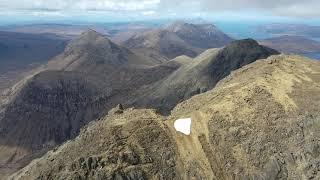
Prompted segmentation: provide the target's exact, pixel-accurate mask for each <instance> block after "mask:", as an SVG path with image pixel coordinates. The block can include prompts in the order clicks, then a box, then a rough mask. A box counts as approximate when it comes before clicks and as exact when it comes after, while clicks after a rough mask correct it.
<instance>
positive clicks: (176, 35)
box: [121, 22, 232, 59]
mask: <svg viewBox="0 0 320 180" xmlns="http://www.w3.org/2000/svg"><path fill="white" fill-rule="evenodd" d="M231 41H232V39H231V38H230V37H228V36H227V35H226V34H224V33H223V32H221V31H220V30H219V29H217V28H216V27H215V26H213V25H210V24H197V25H196V24H188V23H185V22H175V23H173V24H172V25H170V26H168V27H166V28H163V29H155V30H151V31H147V32H143V33H139V34H136V35H134V36H132V37H130V38H129V39H128V40H126V41H123V42H122V43H121V44H122V45H123V46H126V47H128V48H129V49H133V50H135V51H138V52H139V51H140V52H141V51H143V52H146V50H148V51H149V52H150V55H151V56H164V58H167V59H172V58H175V57H177V56H180V55H187V56H190V57H195V56H197V55H198V54H199V53H201V52H203V51H204V50H205V49H208V48H217V47H222V46H225V45H226V44H228V43H229V42H231Z"/></svg>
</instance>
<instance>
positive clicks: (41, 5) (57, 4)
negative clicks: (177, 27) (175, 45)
mask: <svg viewBox="0 0 320 180" xmlns="http://www.w3.org/2000/svg"><path fill="white" fill-rule="evenodd" d="M319 9H320V0H304V1H302V0H223V1H221V0H185V1H181V0H0V10H1V11H7V12H8V11H18V10H28V11H36V12H39V11H60V12H61V13H66V14H67V13H70V12H72V11H73V12H74V11H114V12H117V11H122V12H124V11H128V12H131V13H133V14H134V13H135V14H141V12H155V13H156V14H159V15H161V14H162V15H168V14H170V13H175V14H181V13H188V14H192V13H198V12H201V13H219V12H228V11H231V12H251V11H254V12H257V11H258V12H261V13H265V14H270V15H274V16H279V15H280V16H288V17H314V18H317V17H320V11H319ZM155 13H153V14H155ZM142 14H143V13H142ZM147 14H148V13H147Z"/></svg>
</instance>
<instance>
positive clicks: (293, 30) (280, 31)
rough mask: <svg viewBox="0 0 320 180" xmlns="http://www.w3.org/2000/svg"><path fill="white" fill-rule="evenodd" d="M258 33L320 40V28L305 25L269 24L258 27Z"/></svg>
mask: <svg viewBox="0 0 320 180" xmlns="http://www.w3.org/2000/svg"><path fill="white" fill-rule="evenodd" d="M256 30H257V31H260V32H265V33H268V34H272V35H278V36H279V35H290V36H307V37H313V38H320V26H310V25H305V24H280V23H275V24H267V25H262V26H259V27H257V29H256Z"/></svg>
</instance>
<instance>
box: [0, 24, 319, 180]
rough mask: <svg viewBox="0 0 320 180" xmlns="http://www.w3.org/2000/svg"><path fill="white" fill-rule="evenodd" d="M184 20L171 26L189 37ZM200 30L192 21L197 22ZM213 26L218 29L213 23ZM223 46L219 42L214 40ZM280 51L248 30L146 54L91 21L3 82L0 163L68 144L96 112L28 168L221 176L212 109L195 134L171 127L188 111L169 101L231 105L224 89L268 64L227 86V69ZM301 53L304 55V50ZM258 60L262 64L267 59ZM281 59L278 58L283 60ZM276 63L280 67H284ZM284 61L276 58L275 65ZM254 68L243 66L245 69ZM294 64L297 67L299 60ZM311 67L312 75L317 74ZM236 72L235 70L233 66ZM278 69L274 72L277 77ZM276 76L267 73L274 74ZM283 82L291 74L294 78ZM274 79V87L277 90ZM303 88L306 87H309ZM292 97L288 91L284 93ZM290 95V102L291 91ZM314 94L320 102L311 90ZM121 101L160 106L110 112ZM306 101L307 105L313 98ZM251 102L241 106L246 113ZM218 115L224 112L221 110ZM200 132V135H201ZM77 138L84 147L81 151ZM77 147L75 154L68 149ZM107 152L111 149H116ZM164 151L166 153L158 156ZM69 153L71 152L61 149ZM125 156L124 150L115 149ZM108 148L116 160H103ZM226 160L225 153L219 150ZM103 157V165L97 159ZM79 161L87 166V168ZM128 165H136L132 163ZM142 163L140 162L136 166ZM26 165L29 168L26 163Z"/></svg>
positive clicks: (51, 175)
mask: <svg viewBox="0 0 320 180" xmlns="http://www.w3.org/2000/svg"><path fill="white" fill-rule="evenodd" d="M185 27H188V28H191V27H193V26H192V25H190V24H183V25H181V24H178V25H175V26H174V27H169V28H168V30H167V31H170V32H175V33H178V34H179V36H181V37H184V36H185V35H186V34H185V33H183V32H185V31H186V30H185ZM193 28H195V27H193ZM213 28H214V27H212V26H208V25H206V26H204V25H203V26H201V28H200V29H202V30H203V31H205V30H208V29H213ZM197 29H199V27H197ZM195 31H196V30H195V29H194V30H192V32H195ZM211 34H214V32H212V33H211ZM181 37H180V38H181ZM212 41H213V40H212ZM213 42H214V41H213ZM188 44H192V45H193V46H194V45H195V44H196V43H195V42H194V41H193V40H189V42H188ZM213 44H214V43H213ZM220 45H222V44H219V46H220ZM219 46H218V45H213V46H212V47H219ZM201 48H206V47H201ZM277 54H279V53H278V52H277V51H275V50H273V49H270V48H267V47H264V46H261V45H259V44H258V43H257V42H255V41H254V40H251V39H246V40H240V41H234V42H231V43H229V44H227V45H226V46H225V47H223V48H216V49H209V50H206V51H204V52H203V53H201V54H199V55H196V57H194V58H193V57H188V56H178V57H176V58H174V59H172V60H165V61H164V60H163V59H162V60H159V61H158V60H155V58H151V57H150V56H149V55H150V54H141V53H139V52H136V50H135V49H134V50H133V51H132V50H130V49H128V48H126V47H122V46H120V45H117V44H115V43H113V42H111V41H110V40H109V39H107V38H106V37H104V36H103V35H101V34H99V33H97V32H95V31H93V30H89V31H87V32H85V33H83V34H82V35H81V36H79V37H78V38H76V39H74V40H72V41H71V42H70V43H69V44H68V45H67V47H66V49H65V51H64V52H63V53H62V54H60V55H58V56H57V57H55V58H53V59H52V60H51V61H50V62H49V63H48V64H47V65H45V66H43V67H41V68H38V69H37V70H35V71H34V74H32V75H30V76H29V77H26V78H25V79H24V80H22V81H21V82H19V83H18V84H16V85H15V86H14V87H13V88H12V89H11V91H8V92H7V94H6V96H5V97H3V98H2V99H0V100H1V102H2V104H1V105H2V108H1V116H0V118H1V119H0V164H1V173H2V172H4V173H7V172H9V174H10V173H11V172H13V171H14V170H18V169H20V168H22V167H24V166H25V165H27V164H28V163H29V162H30V161H31V160H33V159H35V158H38V157H41V156H42V155H44V154H45V153H46V152H47V151H48V150H51V149H52V148H54V147H56V146H57V145H61V144H63V143H64V142H66V141H67V140H69V139H73V138H76V137H77V136H78V135H79V132H80V129H81V128H84V127H85V126H86V125H87V124H88V123H89V122H91V121H95V120H99V119H100V120H101V121H98V122H94V123H93V124H92V125H89V127H88V128H84V132H83V133H82V134H80V136H79V137H78V138H76V140H75V141H72V142H71V145H70V143H67V144H66V145H63V146H62V147H61V148H59V150H58V151H55V152H52V153H53V154H56V155H57V156H58V155H59V156H61V159H60V160H57V159H59V158H56V157H54V158H53V160H52V161H51V159H50V158H49V159H48V158H47V156H50V157H51V156H52V155H51V154H50V153H49V154H47V155H45V156H44V157H43V159H41V160H40V161H41V163H42V161H43V162H44V163H45V164H47V163H48V166H47V165H43V167H41V168H44V169H41V170H40V171H39V172H38V173H40V174H38V173H34V172H33V171H32V173H31V174H30V175H31V176H29V177H28V178H30V179H33V178H40V179H41V178H42V179H56V178H60V177H62V178H67V177H76V176H78V175H79V177H81V178H89V179H91V178H98V174H99V173H97V168H100V169H102V171H103V172H101V173H102V177H108V178H110V177H111V179H112V178H115V177H127V178H129V177H131V178H133V179H135V177H143V178H146V179H149V178H152V177H154V178H157V177H158V178H164V179H170V178H177V179H179V178H182V179H183V178H185V177H187V176H191V175H194V176H195V177H206V176H207V175H208V177H210V176H211V177H219V175H217V174H215V173H216V171H217V170H215V169H214V168H215V167H212V166H215V165H214V164H212V162H211V161H214V160H212V159H210V158H211V157H210V153H211V151H212V152H215V151H217V152H218V151H219V149H216V150H215V149H211V148H210V147H211V146H213V142H212V141H216V139H215V140H212V141H211V140H210V139H208V138H210V137H209V136H211V135H210V133H213V131H211V129H210V128H209V127H211V126H209V125H207V122H208V123H209V122H211V121H209V120H210V119H207V121H206V122H205V123H201V124H203V125H201V124H199V125H196V126H197V128H199V129H201V128H204V130H207V131H208V132H207V133H206V134H204V135H202V134H197V133H191V134H192V135H191V136H190V137H189V138H187V139H184V138H185V137H184V136H181V135H179V134H174V133H175V132H174V131H172V129H170V128H172V126H171V122H172V120H173V119H174V118H180V117H178V116H182V115H183V113H182V112H184V111H182V110H181V113H180V114H179V113H178V114H179V115H175V114H176V110H174V111H173V112H172V111H171V110H172V109H174V108H175V107H176V105H177V104H178V103H181V102H182V101H184V103H182V104H180V105H178V106H177V107H176V108H175V109H177V108H179V107H181V106H182V105H183V104H185V103H187V104H188V102H192V103H193V104H196V102H197V103H200V104H202V106H204V107H206V104H205V103H208V104H211V103H214V104H215V101H216V102H217V103H218V102H219V101H221V103H220V104H221V105H223V103H226V106H225V108H226V109H225V111H227V110H228V109H229V108H230V110H232V109H233V105H234V106H236V105H237V102H233V96H232V94H229V95H228V94H226V95H223V93H227V92H228V93H232V92H233V93H234V94H237V91H235V90H234V89H231V90H232V91H231V90H227V89H228V88H233V87H238V88H240V87H242V86H243V88H244V87H246V86H249V85H248V84H247V83H249V82H250V81H253V80H255V79H258V80H259V77H260V78H264V76H268V72H267V70H266V75H264V74H261V73H258V72H257V75H256V76H257V77H256V76H255V75H253V74H251V75H252V76H249V77H247V78H248V81H245V78H244V77H245V75H242V76H241V77H242V79H244V80H243V82H242V84H241V83H240V82H239V83H240V84H238V85H237V83H235V84H228V83H226V85H224V86H222V85H218V86H217V83H219V82H220V81H221V80H222V79H224V78H225V77H227V79H228V78H229V77H230V76H228V75H230V73H231V72H232V71H234V70H237V69H239V68H241V67H243V66H246V65H248V64H250V63H253V62H255V61H257V60H260V59H266V58H268V57H269V56H271V55H277ZM276 57H278V59H285V60H283V62H290V61H287V57H286V58H282V56H276ZM288 58H289V57H288ZM276 59H277V58H276ZM292 59H294V58H292ZM298 59H299V58H298ZM305 61H306V60H304V61H302V60H301V62H303V63H304V64H306V67H309V66H311V65H309V64H308V62H307V61H306V62H305ZM259 62H260V61H259ZM261 62H267V61H261ZM268 62H269V61H268ZM271 62H273V61H271ZM277 62H278V61H277ZM279 62H282V60H279ZM293 62H296V61H293ZM297 62H300V60H299V61H297ZM312 63H313V64H312V65H314V66H315V67H311V68H317V66H316V65H317V63H314V62H312ZM256 64H259V63H256ZM260 64H261V66H262V65H263V67H264V63H260ZM266 64H268V63H266ZM276 64H277V63H275V64H274V65H272V67H273V66H275V67H277V66H276ZM279 64H280V65H281V63H279ZM280 65H279V66H280ZM285 65H286V64H285ZM256 66H257V67H256ZM258 67H259V66H258V65H255V66H252V67H251V68H249V70H247V71H249V72H252V71H253V70H251V69H255V68H258ZM285 67H287V66H285ZM297 67H298V66H297ZM299 67H300V66H299ZM259 68H260V67H259ZM266 69H267V68H266ZM275 69H276V70H277V72H278V70H279V69H277V68H275ZM281 70H282V69H281V68H280V70H279V71H281ZM289 70H290V69H288V71H289ZM316 70H317V69H315V70H313V69H310V72H309V71H308V73H310V74H312V73H311V71H316ZM270 71H271V70H270ZM249 72H248V73H244V74H249ZM254 72H256V71H254ZM292 72H293V73H296V72H294V70H293V69H292ZM306 72H307V71H306ZM303 73H304V72H303ZM284 75H286V74H284ZM314 76H315V77H316V75H314ZM231 77H235V76H234V75H231ZM251 78H252V79H251ZM272 78H275V79H276V80H278V79H277V77H272ZM272 78H271V79H270V81H272ZM310 78H311V79H312V78H314V77H313V76H312V77H310ZM306 79H307V78H306ZM304 80H305V79H304ZM223 81H226V80H223ZM262 82H264V81H262ZM268 82H269V81H268ZM268 82H264V83H268ZM285 82H288V83H289V80H288V81H285ZM285 82H283V83H285ZM292 82H295V81H292ZM312 82H313V81H312ZM315 82H316V81H315ZM310 83H311V82H310ZM219 84H220V83H219ZM289 85H290V87H294V86H293V85H291V81H290V83H289ZM289 85H288V86H289ZM216 86H217V87H216ZM229 86H230V87H229ZM261 86H262V85H261ZM310 86H311V85H310ZM215 87H216V88H218V89H219V88H221V89H223V87H225V88H226V91H227V92H225V91H222V90H221V95H220V94H217V95H216V96H218V97H222V96H223V97H224V98H226V99H223V102H222V100H221V99H212V98H213V97H212V98H211V99H212V102H211V101H210V102H207V101H204V99H205V98H204V99H201V101H199V102H198V101H193V100H192V99H191V100H188V99H189V98H191V97H193V96H194V95H197V94H201V93H204V94H203V95H201V96H199V97H202V96H204V95H206V94H210V93H211V92H216V91H217V90H215V89H216V88H215ZM213 88H214V89H213ZM248 88H249V87H248ZM250 88H251V86H250ZM272 88H273V87H271V90H274V89H272ZM284 88H286V93H287V88H289V87H286V86H285V87H284ZM306 88H307V87H306ZM212 89H213V90H212ZM240 89H241V88H240ZM268 90H270V89H268ZM271 90H270V91H271ZM313 90H314V89H313ZM208 91H209V92H208ZM229 91H230V92H229ZM252 91H253V92H255V91H256V90H254V89H252ZM301 91H304V89H302V90H301ZM205 92H207V93H205ZM219 92H220V91H219ZM289 92H290V91H289V90H288V93H289ZM239 93H240V94H241V93H242V91H240V90H239ZM280 93H282V91H280ZM299 93H301V94H302V93H304V92H300V91H299ZM282 95H283V94H279V96H277V97H276V98H275V99H272V98H271V97H272V96H271V95H270V98H271V100H270V101H272V102H273V100H274V101H275V102H278V100H279V101H281V100H282V99H281V97H282ZM275 96H276V95H275ZM288 96H289V95H288ZM197 97H198V96H197ZM218 97H216V98H218ZM259 98H260V97H259ZM277 98H278V99H277ZM209 99H210V98H209ZM209 99H208V100H209ZM266 99H268V98H266ZM288 99H290V98H289V97H288ZM227 100H230V101H232V103H231V102H230V104H228V103H229V101H227ZM235 101H236V99H235ZM257 101H258V100H257ZM292 101H293V102H294V100H292ZM310 101H312V102H314V100H312V99H310ZM266 102H268V101H266ZM290 102H291V101H290ZM260 103H262V102H260ZM294 103H295V102H294ZM118 104H122V105H123V106H124V108H130V107H136V108H139V109H149V108H152V109H155V110H156V112H157V113H155V112H154V111H151V110H125V111H124V113H123V114H121V112H122V110H120V111H116V112H120V115H119V113H109V115H107V114H108V111H109V110H111V109H112V108H113V107H115V106H117V105H118ZM295 104H297V103H295ZM273 105H274V104H273ZM202 106H200V105H199V107H196V106H194V107H190V108H186V109H185V110H186V111H190V112H188V113H186V114H185V115H186V116H187V115H188V114H190V115H191V114H193V113H195V114H197V113H198V112H197V109H199V108H201V107H202ZM210 106H211V105H210ZM212 106H213V105H212ZM239 106H241V105H239ZM299 106H300V105H299V104H298V105H297V108H298V109H299V108H300V107H299ZM290 107H291V105H290V106H289V108H290ZM182 109H183V108H182ZM222 109H223V108H222ZM304 110H305V111H308V110H307V107H306V108H305V109H304ZM217 111H219V110H217ZM247 111H248V112H252V113H253V114H255V113H256V109H254V108H253V109H250V110H247ZM247 111H243V113H246V112H247ZM112 112H114V111H112ZM179 112H180V111H179ZM205 112H206V113H207V116H208V117H209V115H210V116H211V115H212V113H214V112H215V111H211V110H209V109H207V110H206V111H205ZM303 112H304V111H303ZM310 112H311V110H310ZM281 113H284V114H285V111H284V112H282V111H281ZM160 114H162V115H168V116H162V115H160ZM169 114H172V115H169ZM200 115H201V113H200ZM200 115H199V116H198V115H196V116H197V117H196V119H198V118H199V119H201V116H200ZM220 115H221V116H222V115H224V114H223V113H222V112H221V114H220ZM225 115H227V114H225ZM183 116H184V115H183ZM233 116H235V115H233V114H232V113H229V114H228V117H230V118H231V117H233ZM223 117H224V116H223ZM142 119H146V121H144V120H143V121H142ZM204 119H205V118H204ZM162 121H163V122H162ZM199 121H200V120H199ZM252 121H253V120H252ZM200 126H201V127H200ZM96 128H98V129H99V130H98V129H96ZM100 131H101V132H100ZM102 131H103V132H102ZM193 131H195V130H193ZM214 131H216V129H215V130H214ZM98 132H100V133H98ZM139 132H140V133H139ZM221 133H222V132H221ZM193 134H194V135H193ZM98 136H99V137H98ZM220 136H222V134H220ZM198 137H201V138H200V139H197V138H198ZM90 138H91V139H90ZM206 139H207V140H206ZM205 140H206V141H205ZM73 143H74V144H73ZM185 143H186V144H185ZM203 143H204V144H203ZM162 145H163V146H162ZM189 146H190V147H192V146H194V147H196V149H195V150H196V151H195V153H197V154H198V156H196V154H192V153H191V152H187V150H188V147H189ZM202 146H203V147H202ZM207 146H208V148H207ZM71 147H72V148H71ZM80 147H81V148H82V149H85V150H81V151H80V149H81V148H80ZM89 147H90V148H89ZM181 147H186V148H187V149H186V151H185V152H182V150H181V149H180V148H181ZM64 148H66V149H64ZM73 148H75V149H73ZM76 149H77V151H76ZM109 150H110V152H109ZM73 152H74V154H72V153H73ZM60 153H62V154H63V155H62V154H60ZM118 153H122V154H118ZM184 153H185V154H184ZM188 153H191V156H190V158H191V159H187V154H188ZM201 153H202V154H201ZM206 153H209V154H206ZM221 153H223V151H221ZM106 154H109V155H110V157H109V155H106ZM160 154H161V156H159V155H160ZM64 155H65V156H69V157H64ZM105 155H106V156H105ZM193 155H194V157H193ZM54 156H55V155H54ZM127 156H128V157H127ZM80 157H81V159H79V160H77V162H73V160H75V159H77V158H80ZM119 157H121V159H117V158H119ZM197 157H199V158H200V160H199V161H197V160H195V159H196V158H197ZM68 158H71V159H73V160H72V161H71V159H69V161H70V163H72V164H69V161H68V163H67V160H68ZM104 158H107V159H109V158H111V159H113V160H110V159H109V160H103V161H102V159H104ZM114 158H115V159H114ZM163 158H164V159H163ZM193 158H194V159H193ZM208 158H209V159H208ZM46 160H49V161H50V162H52V163H53V164H50V163H49V162H47V161H46ZM56 160H57V161H56ZM93 161H94V162H95V163H94V165H93V164H92V162H93ZM188 162H190V164H188ZM191 162H194V163H195V165H194V168H195V169H194V170H192V171H191V169H193V167H192V166H191V164H192V163H191ZM221 162H224V161H223V159H222V160H221ZM56 163H58V164H59V165H57V164H56ZM63 163H64V164H65V165H64V166H63V167H62V169H59V167H60V165H61V164H63ZM102 163H103V164H104V165H101V164H102ZM118 163H120V164H118ZM49 164H50V165H49ZM210 164H211V166H210ZM262 164H263V163H262V162H261V165H262ZM56 165H57V167H56ZM69 165H70V166H69ZM31 166H32V165H31ZM58 166H59V167H58ZM101 166H103V167H101ZM49 167H52V169H49ZM80 167H81V168H84V169H83V171H82V170H81V168H80ZM116 167H117V168H116ZM130 167H131V168H133V169H130ZM248 167H249V165H248ZM250 167H252V169H253V170H252V172H255V173H258V172H259V171H258V169H259V167H257V166H255V165H252V164H250ZM32 168H33V166H32ZM32 168H31V169H32ZM69 168H71V169H69ZM79 168H80V169H79ZM86 168H87V169H86ZM128 168H129V169H128ZM137 168H138V169H139V170H138V171H137ZM210 168H211V170H210ZM242 168H245V167H242ZM240 170H241V168H240V169H239V171H240ZM254 170H256V171H254ZM49 171H50V172H49ZM131 171H132V172H131ZM28 172H31V170H30V171H29V170H28ZM230 172H231V170H230ZM230 172H229V171H226V172H225V173H223V172H221V173H222V174H223V175H224V176H225V175H230ZM240 172H244V171H240ZM41 173H43V174H41ZM128 173H129V174H128ZM188 173H191V174H188ZM246 173H248V174H250V173H251V172H249V171H248V172H246ZM7 174H8V173H7ZM24 175H26V174H24V173H23V176H24ZM99 177H100V176H99ZM221 177H222V176H221ZM26 178H27V176H26ZM28 178H27V179H28ZM102 179H103V178H102ZM129 179H130V178H129Z"/></svg>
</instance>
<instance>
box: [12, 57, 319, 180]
mask: <svg viewBox="0 0 320 180" xmlns="http://www.w3.org/2000/svg"><path fill="white" fill-rule="evenodd" d="M319 72H320V63H319V62H317V61H312V60H310V59H306V58H303V57H299V56H286V55H277V56H271V57H269V58H267V59H262V60H258V61H256V62H253V63H251V64H249V65H246V66H244V67H242V68H240V69H239V70H236V71H234V72H232V73H231V74H230V75H229V76H227V77H225V78H224V79H223V80H221V81H220V82H219V83H218V84H217V85H216V87H215V88H214V89H212V90H209V91H207V92H206V93H203V94H200V95H197V96H194V97H192V98H191V99H189V100H186V101H184V102H182V103H180V104H178V105H177V106H176V107H175V108H174V109H173V111H172V112H171V115H170V116H162V115H160V114H158V113H156V112H155V111H154V110H146V109H131V108H129V109H125V110H122V107H121V106H119V107H118V108H117V109H113V110H112V111H110V113H109V114H108V115H107V116H105V117H103V118H101V119H100V120H99V121H96V122H93V123H90V125H88V126H87V127H86V128H84V129H83V130H82V131H81V133H80V135H79V136H78V137H77V138H75V139H74V140H72V141H69V142H67V143H65V144H63V145H62V146H60V147H59V148H56V149H54V150H53V151H49V152H48V153H47V154H46V155H44V156H43V157H42V158H40V159H38V160H35V161H33V162H32V163H31V164H29V165H28V166H27V167H25V168H23V169H22V170H20V171H19V172H17V173H15V174H14V175H13V176H11V177H12V178H13V179H219V180H220V179H319V178H320V174H319V173H318V172H319V171H318V164H319V161H320V151H319V141H318V140H319V138H320V133H319V127H320V114H319V108H320V104H319V101H320V93H319V92H320V73H319ZM301 97H303V98H301ZM178 118H191V119H192V124H191V134H190V135H184V134H182V133H179V132H177V131H176V130H175V129H174V127H173V124H174V121H175V120H176V119H178Z"/></svg>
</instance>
